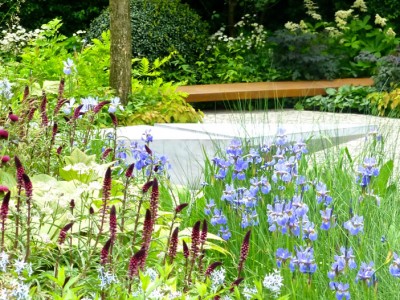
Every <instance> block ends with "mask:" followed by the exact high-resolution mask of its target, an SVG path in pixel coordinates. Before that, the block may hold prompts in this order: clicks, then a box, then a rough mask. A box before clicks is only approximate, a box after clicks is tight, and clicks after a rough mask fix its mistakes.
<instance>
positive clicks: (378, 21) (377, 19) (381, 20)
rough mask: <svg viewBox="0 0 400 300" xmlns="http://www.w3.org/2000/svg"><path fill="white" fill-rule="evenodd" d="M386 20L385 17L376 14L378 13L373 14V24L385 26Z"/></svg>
mask: <svg viewBox="0 0 400 300" xmlns="http://www.w3.org/2000/svg"><path fill="white" fill-rule="evenodd" d="M386 21H387V19H386V18H382V17H381V16H380V15H378V14H376V15H375V24H376V25H379V26H382V27H385V26H386Z"/></svg>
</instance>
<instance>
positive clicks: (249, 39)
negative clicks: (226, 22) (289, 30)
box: [207, 14, 267, 50]
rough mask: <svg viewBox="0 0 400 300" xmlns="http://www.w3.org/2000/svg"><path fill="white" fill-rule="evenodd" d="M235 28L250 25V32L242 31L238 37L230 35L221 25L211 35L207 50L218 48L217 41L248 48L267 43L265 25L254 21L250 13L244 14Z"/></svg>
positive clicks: (229, 45) (229, 46)
mask: <svg viewBox="0 0 400 300" xmlns="http://www.w3.org/2000/svg"><path fill="white" fill-rule="evenodd" d="M234 27H235V28H238V29H241V28H244V27H249V29H250V33H249V34H244V33H243V32H241V33H240V34H239V35H238V36H236V37H228V36H227V35H226V34H225V33H224V32H225V27H221V28H220V29H219V30H218V31H217V32H216V33H214V34H213V35H212V36H211V45H209V46H208V47H207V50H211V49H213V48H216V42H217V41H219V42H226V43H227V46H228V48H232V47H240V48H244V47H246V48H247V49H248V50H250V49H254V48H257V47H261V46H263V45H264V44H265V40H266V37H267V32H266V31H265V29H264V26H263V25H261V24H258V23H255V22H252V17H251V16H250V15H249V14H246V15H244V16H243V17H242V18H241V20H240V21H239V22H238V23H236V24H235V25H234Z"/></svg>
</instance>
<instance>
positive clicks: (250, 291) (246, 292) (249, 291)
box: [243, 285, 257, 300]
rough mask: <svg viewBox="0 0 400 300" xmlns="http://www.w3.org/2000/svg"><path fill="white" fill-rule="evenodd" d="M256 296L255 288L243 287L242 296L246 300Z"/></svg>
mask: <svg viewBox="0 0 400 300" xmlns="http://www.w3.org/2000/svg"><path fill="white" fill-rule="evenodd" d="M255 294H257V288H256V287H249V286H247V285H246V286H245V287H244V288H243V296H244V298H245V299H246V300H250V299H253V296H254V295H255Z"/></svg>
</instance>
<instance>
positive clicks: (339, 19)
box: [335, 9, 354, 30]
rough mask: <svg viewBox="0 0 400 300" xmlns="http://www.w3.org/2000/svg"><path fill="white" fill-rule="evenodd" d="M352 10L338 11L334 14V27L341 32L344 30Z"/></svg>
mask: <svg viewBox="0 0 400 300" xmlns="http://www.w3.org/2000/svg"><path fill="white" fill-rule="evenodd" d="M353 11H354V10H352V9H348V10H338V11H337V12H335V22H336V26H337V27H338V28H340V29H342V30H345V29H346V28H347V27H346V25H347V19H348V18H349V17H350V16H351V14H352V13H353Z"/></svg>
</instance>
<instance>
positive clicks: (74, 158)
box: [64, 148, 96, 165]
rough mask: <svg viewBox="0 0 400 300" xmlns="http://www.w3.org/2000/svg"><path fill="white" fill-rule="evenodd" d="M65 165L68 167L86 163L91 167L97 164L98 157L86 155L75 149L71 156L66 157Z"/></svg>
mask: <svg viewBox="0 0 400 300" xmlns="http://www.w3.org/2000/svg"><path fill="white" fill-rule="evenodd" d="M64 160H65V163H66V164H67V165H74V164H77V163H84V164H85V165H90V164H91V163H94V162H96V155H86V154H85V153H84V152H82V151H81V150H79V149H78V148H75V149H74V150H73V151H72V153H71V155H70V156H65V157H64Z"/></svg>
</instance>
